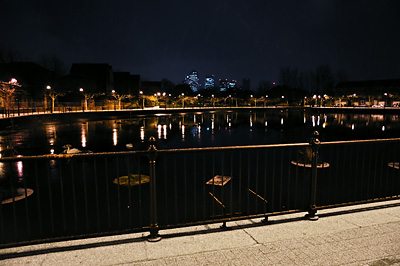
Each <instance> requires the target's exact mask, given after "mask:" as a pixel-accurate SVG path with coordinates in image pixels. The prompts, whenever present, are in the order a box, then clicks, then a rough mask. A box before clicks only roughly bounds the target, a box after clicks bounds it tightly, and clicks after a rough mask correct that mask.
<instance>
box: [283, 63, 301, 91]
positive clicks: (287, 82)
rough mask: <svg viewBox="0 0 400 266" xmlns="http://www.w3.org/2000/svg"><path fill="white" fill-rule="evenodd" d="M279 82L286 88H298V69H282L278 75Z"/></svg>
mask: <svg viewBox="0 0 400 266" xmlns="http://www.w3.org/2000/svg"><path fill="white" fill-rule="evenodd" d="M279 82H280V84H281V85H282V86H285V87H288V88H298V87H299V69H298V68H297V67H294V68H291V67H290V66H288V67H282V68H281V69H280V73H279Z"/></svg>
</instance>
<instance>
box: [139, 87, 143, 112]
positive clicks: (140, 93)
mask: <svg viewBox="0 0 400 266" xmlns="http://www.w3.org/2000/svg"><path fill="white" fill-rule="evenodd" d="M139 95H140V97H141V98H142V99H143V104H142V109H144V96H143V91H139Z"/></svg>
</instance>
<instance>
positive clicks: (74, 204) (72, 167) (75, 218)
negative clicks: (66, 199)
mask: <svg viewBox="0 0 400 266" xmlns="http://www.w3.org/2000/svg"><path fill="white" fill-rule="evenodd" d="M74 162H75V160H71V186H72V203H73V208H74V225H75V228H74V229H75V232H77V231H78V215H77V213H76V211H77V207H76V192H75V181H74Z"/></svg>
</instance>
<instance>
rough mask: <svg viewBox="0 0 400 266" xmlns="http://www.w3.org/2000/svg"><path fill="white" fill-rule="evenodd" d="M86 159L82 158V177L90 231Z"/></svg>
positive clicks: (87, 223)
mask: <svg viewBox="0 0 400 266" xmlns="http://www.w3.org/2000/svg"><path fill="white" fill-rule="evenodd" d="M85 170H86V169H85V159H82V178H83V190H84V192H83V194H84V197H85V218H86V230H87V232H88V231H89V207H88V196H87V184H86V171H85Z"/></svg>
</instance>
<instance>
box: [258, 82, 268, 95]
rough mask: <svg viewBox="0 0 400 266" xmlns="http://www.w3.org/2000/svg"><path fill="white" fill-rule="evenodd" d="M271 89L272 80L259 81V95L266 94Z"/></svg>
mask: <svg viewBox="0 0 400 266" xmlns="http://www.w3.org/2000/svg"><path fill="white" fill-rule="evenodd" d="M269 89H271V81H269V80H261V81H260V82H259V83H258V88H257V95H259V96H261V95H265V94H266V93H267V91H268V90H269Z"/></svg>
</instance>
